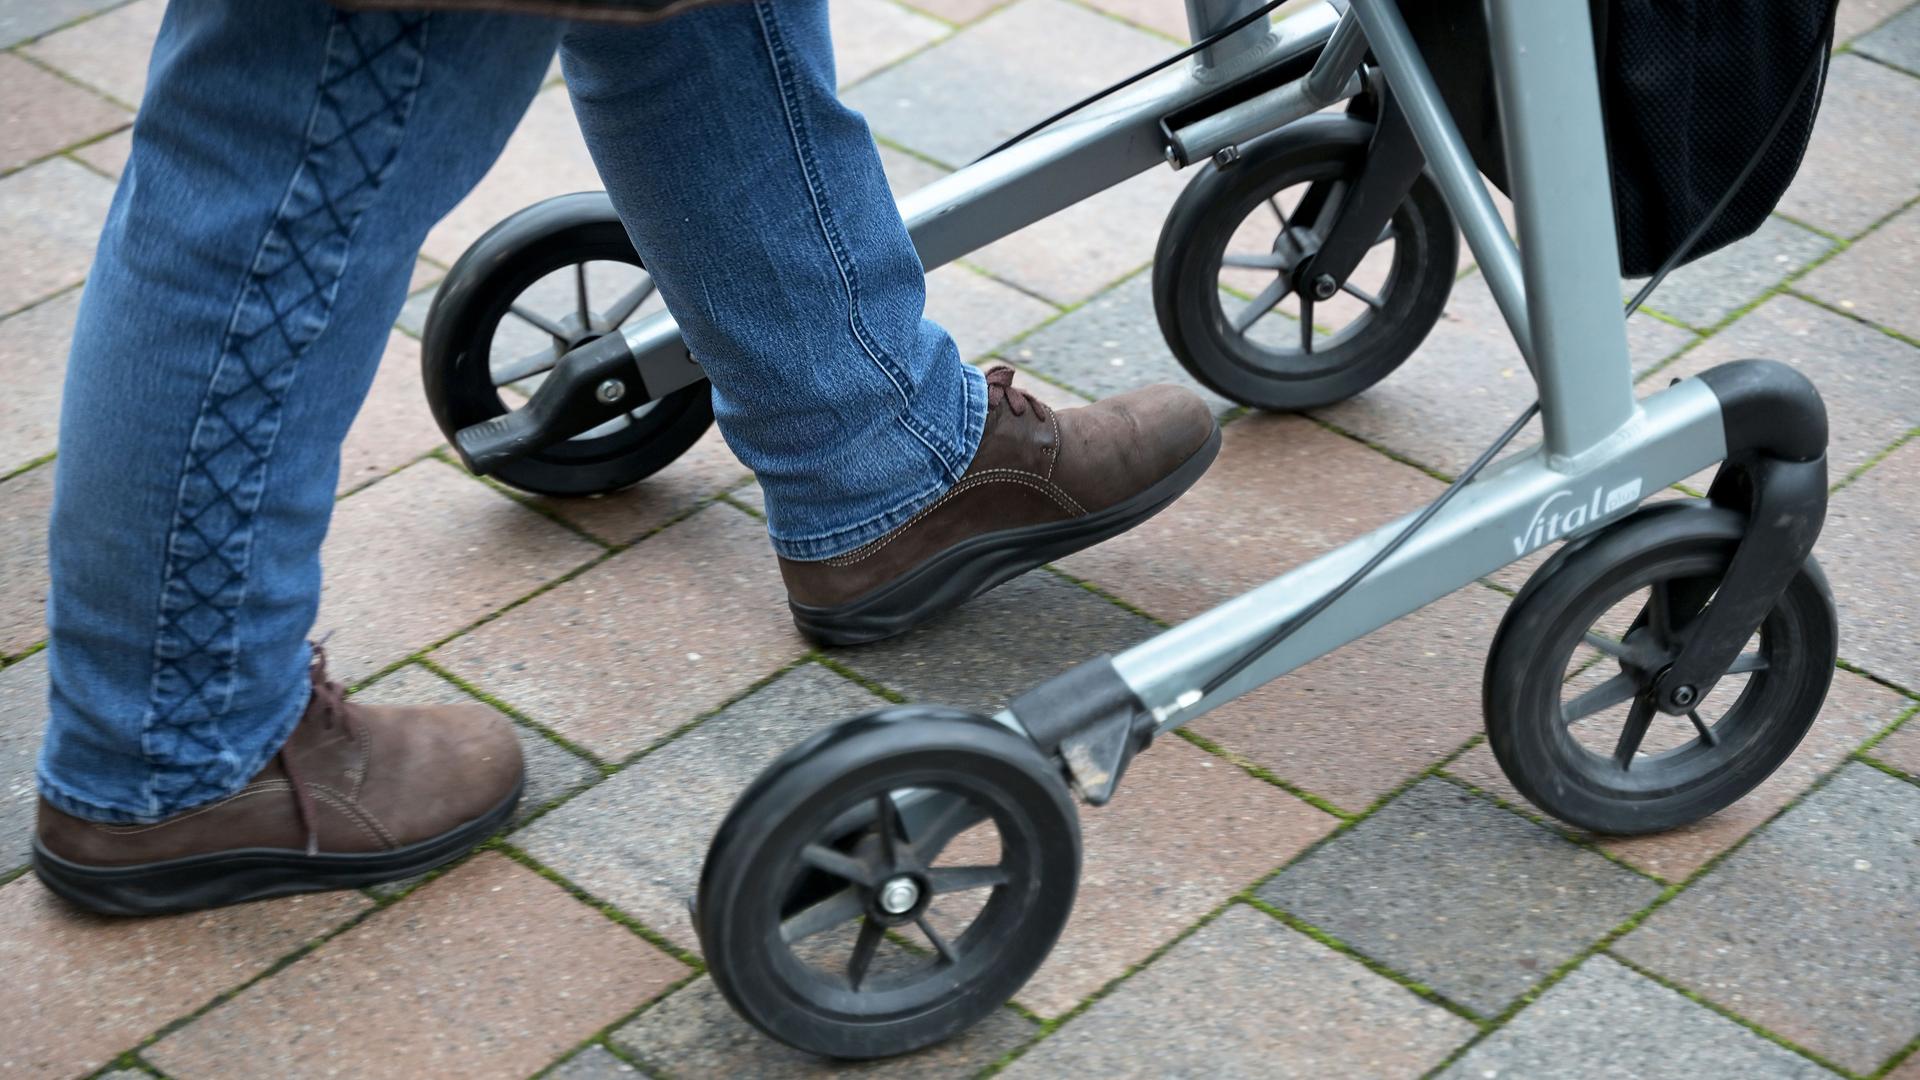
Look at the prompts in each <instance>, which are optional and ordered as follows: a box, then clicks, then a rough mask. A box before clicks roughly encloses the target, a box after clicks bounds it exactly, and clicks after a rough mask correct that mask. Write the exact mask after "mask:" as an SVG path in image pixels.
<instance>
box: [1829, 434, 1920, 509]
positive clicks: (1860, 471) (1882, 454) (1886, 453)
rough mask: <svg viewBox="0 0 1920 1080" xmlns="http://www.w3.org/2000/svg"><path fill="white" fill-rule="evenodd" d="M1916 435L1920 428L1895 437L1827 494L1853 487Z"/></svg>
mask: <svg viewBox="0 0 1920 1080" xmlns="http://www.w3.org/2000/svg"><path fill="white" fill-rule="evenodd" d="M1916 435H1920V427H1915V428H1908V429H1907V430H1906V431H1905V432H1903V433H1902V434H1900V435H1899V436H1897V437H1895V439H1894V440H1893V441H1892V442H1891V443H1888V444H1887V446H1886V448H1885V449H1883V450H1881V451H1879V452H1878V453H1876V454H1874V455H1873V456H1872V457H1870V458H1868V459H1867V460H1866V461H1863V462H1861V463H1860V464H1859V465H1857V466H1855V467H1854V468H1853V470H1852V471H1851V472H1849V473H1847V475H1845V476H1843V477H1841V478H1840V479H1839V480H1837V481H1835V482H1834V485H1833V486H1832V487H1830V488H1828V489H1827V494H1829V495H1832V494H1834V493H1836V492H1838V491H1840V490H1842V489H1844V488H1846V487H1848V486H1850V485H1852V483H1853V482H1854V481H1855V480H1858V479H1860V478H1861V477H1862V476H1865V475H1866V474H1867V471H1868V470H1869V469H1872V468H1873V467H1874V466H1876V465H1878V464H1880V463H1881V462H1882V461H1885V460H1886V459H1887V458H1889V457H1891V456H1892V455H1893V452H1894V451H1895V450H1898V449H1900V448H1901V447H1902V446H1905V445H1907V443H1908V442H1910V441H1912V439H1913V437H1914V436H1916Z"/></svg>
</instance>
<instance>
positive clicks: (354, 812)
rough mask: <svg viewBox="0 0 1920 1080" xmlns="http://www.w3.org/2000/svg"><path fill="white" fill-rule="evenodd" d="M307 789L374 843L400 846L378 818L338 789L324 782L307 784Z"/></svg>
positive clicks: (393, 846)
mask: <svg viewBox="0 0 1920 1080" xmlns="http://www.w3.org/2000/svg"><path fill="white" fill-rule="evenodd" d="M307 790H308V791H310V792H312V793H313V795H314V797H316V798H318V799H320V800H321V801H323V802H325V803H326V804H327V805H328V806H331V807H333V808H334V809H335V810H338V811H339V812H340V816H341V817H344V818H346V819H347V820H348V821H351V822H353V823H354V824H355V825H357V826H359V827H360V831H361V832H363V833H365V834H367V836H368V837H369V838H370V839H372V840H373V842H374V843H376V844H384V845H386V846H387V847H389V848H397V847H399V846H400V841H398V840H395V839H394V838H393V834H392V833H390V832H388V831H387V827H386V826H385V825H382V824H380V822H379V820H378V819H376V818H375V817H374V816H373V815H372V814H369V813H367V812H366V810H365V809H363V808H362V807H360V806H359V805H357V804H355V803H352V802H349V801H348V800H347V798H346V796H344V795H342V794H340V793H339V792H338V791H335V790H334V789H332V788H330V787H328V786H327V785H325V784H308V785H307Z"/></svg>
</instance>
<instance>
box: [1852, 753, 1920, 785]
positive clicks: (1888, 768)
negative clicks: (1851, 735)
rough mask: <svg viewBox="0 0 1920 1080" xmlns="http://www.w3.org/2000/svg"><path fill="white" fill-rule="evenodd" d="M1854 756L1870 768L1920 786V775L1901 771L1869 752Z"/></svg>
mask: <svg viewBox="0 0 1920 1080" xmlns="http://www.w3.org/2000/svg"><path fill="white" fill-rule="evenodd" d="M1854 757H1855V760H1857V761H1859V762H1860V764H1862V765H1866V766H1868V767H1869V768H1873V769H1878V770H1879V771H1881V772H1883V773H1886V774H1887V775H1888V776H1891V777H1893V778H1894V779H1896V780H1905V781H1906V782H1907V783H1909V784H1913V785H1915V786H1916V787H1920V776H1914V775H1913V774H1911V773H1905V772H1902V771H1900V769H1898V768H1897V767H1895V766H1893V765H1891V764H1889V763H1888V762H1885V761H1882V760H1880V759H1879V758H1877V757H1872V756H1870V755H1867V754H1857V755H1854Z"/></svg>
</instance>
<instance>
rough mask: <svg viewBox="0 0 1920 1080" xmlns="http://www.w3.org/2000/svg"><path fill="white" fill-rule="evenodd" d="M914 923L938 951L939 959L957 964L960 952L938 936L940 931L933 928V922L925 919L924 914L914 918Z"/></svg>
mask: <svg viewBox="0 0 1920 1080" xmlns="http://www.w3.org/2000/svg"><path fill="white" fill-rule="evenodd" d="M914 925H915V926H918V927H919V928H920V932H921V933H923V934H925V935H927V940H928V941H931V942H933V947H934V948H935V949H937V950H939V952H940V959H942V960H945V961H946V962H947V963H949V964H957V963H959V962H960V954H959V953H958V952H956V951H954V948H953V946H952V945H949V944H947V939H946V938H944V937H941V936H940V931H938V930H935V929H934V928H933V924H932V923H930V922H928V921H927V917H926V916H925V915H922V916H920V917H919V918H918V919H915V920H914Z"/></svg>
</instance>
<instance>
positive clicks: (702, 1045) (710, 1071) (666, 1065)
mask: <svg viewBox="0 0 1920 1080" xmlns="http://www.w3.org/2000/svg"><path fill="white" fill-rule="evenodd" d="M1035 1030H1036V1029H1035V1027H1034V1025H1033V1022H1032V1021H1030V1020H1027V1019H1025V1018H1023V1017H1022V1016H1021V1015H1020V1014H1019V1013H1017V1012H1015V1011H1014V1010H1012V1009H1000V1010H998V1011H997V1012H995V1013H993V1014H992V1015H990V1016H988V1017H987V1018H986V1019H985V1020H982V1021H981V1022H980V1023H979V1024H977V1025H975V1026H974V1027H972V1028H970V1029H968V1030H967V1031H965V1032H963V1033H961V1034H960V1035H959V1036H957V1037H956V1038H953V1039H951V1040H948V1041H947V1042H943V1043H940V1044H938V1045H936V1046H933V1047H930V1048H929V1049H926V1050H922V1051H920V1052H918V1053H914V1054H909V1055H907V1056H905V1057H897V1058H888V1059H883V1060H880V1061H869V1062H846V1061H828V1060H824V1059H821V1058H817V1057H813V1056H812V1055H809V1054H803V1053H801V1052H799V1051H797V1050H793V1049H791V1048H789V1047H787V1046H785V1045H783V1044H781V1043H778V1042H775V1041H774V1040H772V1039H769V1038H768V1037H766V1036H765V1035H762V1034H760V1032H758V1031H756V1030H754V1029H753V1028H752V1027H750V1026H749V1025H748V1024H747V1022H746V1021H745V1020H742V1019H740V1017H739V1015H738V1014H736V1013H735V1012H734V1011H733V1009H732V1008H731V1007H730V1006H729V1005H728V1004H727V1002H726V999H725V998H723V997H721V996H720V991H718V990H716V989H715V988H714V986H713V983H712V981H711V980H709V979H708V978H707V977H706V976H704V975H703V976H701V977H700V978H698V979H696V980H694V981H693V982H691V983H688V984H687V985H686V986H685V987H683V988H682V989H680V990H677V991H675V992H674V993H673V994H671V995H669V996H668V997H667V998H666V999H664V1000H662V1001H661V1002H660V1003H659V1004H657V1005H655V1006H654V1007H652V1008H650V1009H648V1010H647V1011H646V1012H643V1013H641V1014H640V1015H639V1016H638V1017H636V1018H635V1019H634V1020H633V1021H632V1022H631V1023H629V1024H627V1025H626V1026H625V1027H622V1028H620V1029H619V1030H617V1031H615V1032H614V1033H613V1034H612V1035H611V1036H610V1038H611V1039H612V1041H613V1044H614V1045H615V1046H618V1047H619V1048H620V1049H622V1050H624V1051H626V1052H627V1053H628V1054H631V1055H632V1056H633V1057H634V1059H635V1060H637V1061H640V1062H642V1063H644V1064H645V1065H646V1066H647V1067H648V1068H650V1069H657V1070H659V1071H660V1072H661V1073H662V1074H664V1075H668V1076H725V1077H732V1078H735V1080H749V1078H752V1080H759V1078H765V1077H789V1076H794V1077H802V1076H821V1077H825V1076H862V1077H872V1078H885V1077H900V1078H902V1080H918V1078H920V1077H944V1076H955V1077H957V1076H973V1075H975V1074H977V1073H978V1072H979V1071H980V1070H981V1069H983V1068H985V1067H987V1066H988V1065H991V1064H993V1063H994V1062H995V1061H998V1060H1000V1058H1002V1057H1005V1056H1006V1055H1007V1053H1008V1052H1009V1051H1011V1050H1013V1048H1014V1047H1016V1046H1019V1045H1020V1044H1021V1043H1023V1042H1026V1041H1027V1040H1028V1039H1030V1038H1032V1037H1033V1034H1034V1031H1035Z"/></svg>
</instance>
